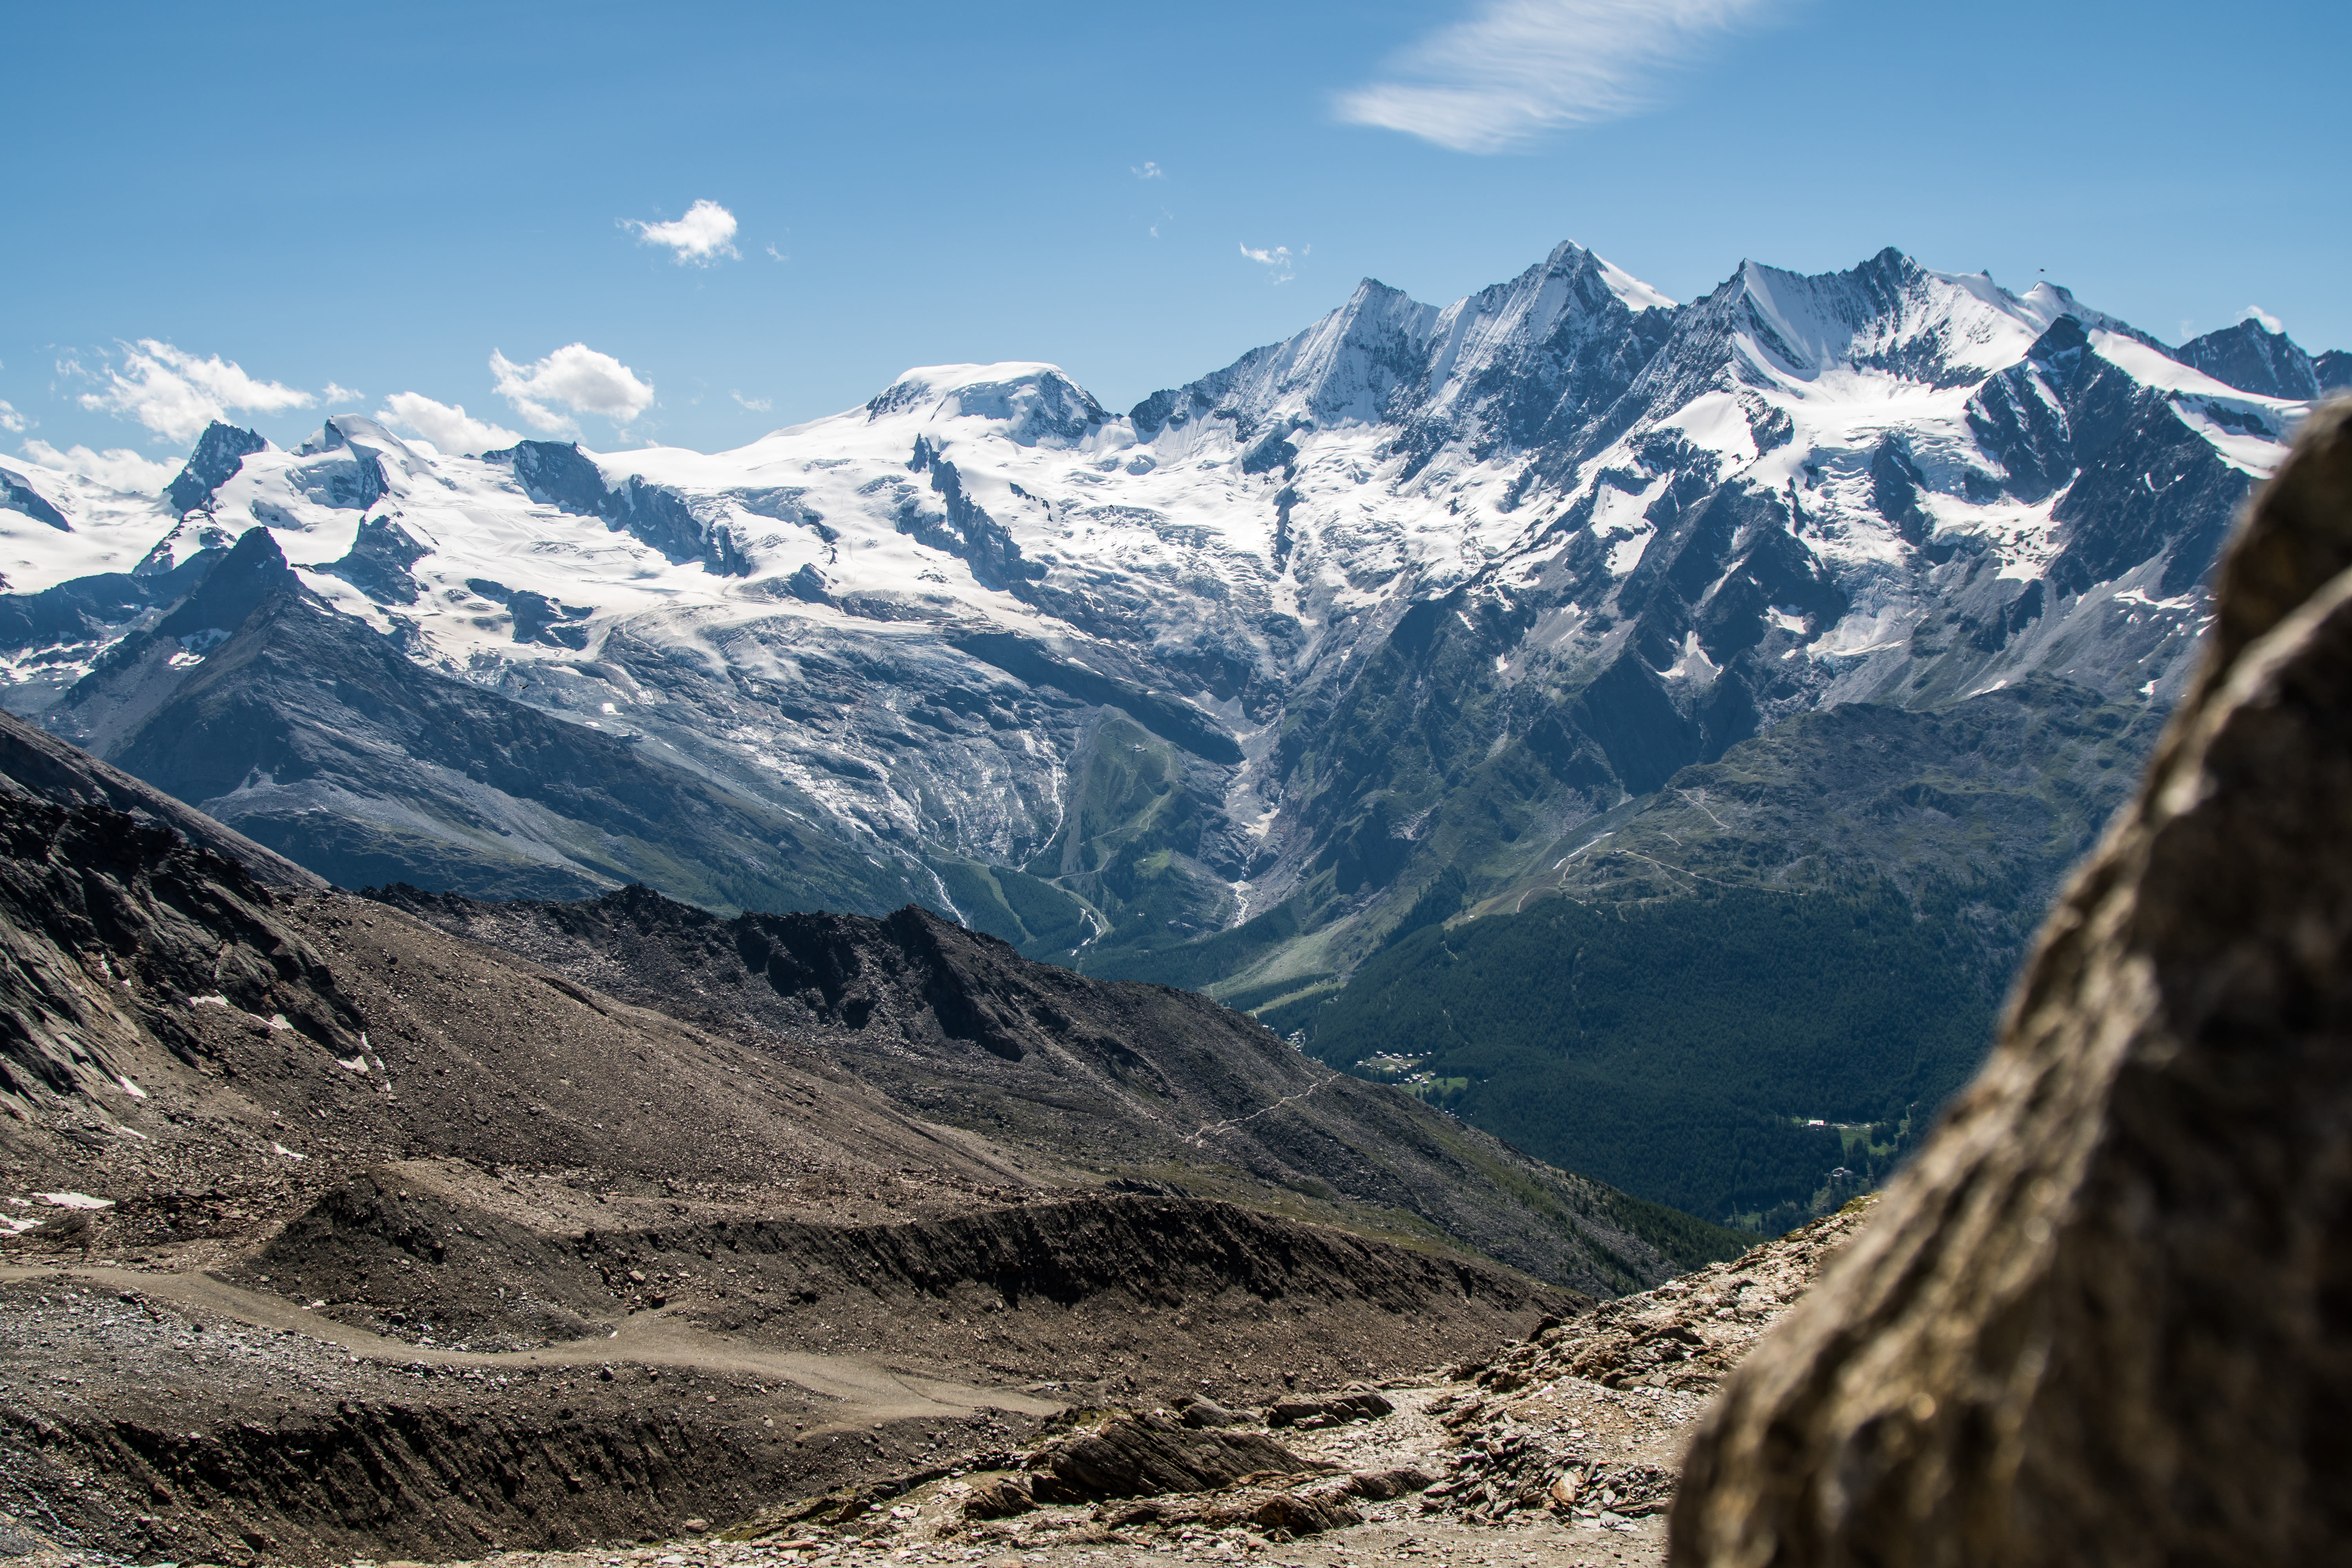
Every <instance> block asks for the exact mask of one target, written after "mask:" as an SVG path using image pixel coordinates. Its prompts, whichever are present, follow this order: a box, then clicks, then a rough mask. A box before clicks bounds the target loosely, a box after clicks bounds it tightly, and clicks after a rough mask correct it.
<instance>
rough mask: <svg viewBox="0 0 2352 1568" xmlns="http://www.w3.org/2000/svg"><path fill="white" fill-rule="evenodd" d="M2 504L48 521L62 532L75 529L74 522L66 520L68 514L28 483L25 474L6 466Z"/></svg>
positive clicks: (0, 484)
mask: <svg viewBox="0 0 2352 1568" xmlns="http://www.w3.org/2000/svg"><path fill="white" fill-rule="evenodd" d="M0 506H5V507H7V508H8V509H10V510H14V511H21V512H23V513H24V514H25V515H26V517H29V518H31V519H32V520H33V521H35V522H46V523H47V524H48V525H49V526H50V527H51V528H54V529H56V530H57V531H58V532H60V533H71V532H72V531H73V524H72V523H70V522H68V521H66V514H65V513H63V512H61V511H59V510H58V509H57V508H56V507H55V506H53V505H51V504H50V502H49V501H48V500H47V498H46V497H45V496H43V495H42V494H41V492H40V491H38V490H37V489H34V488H33V487H32V486H31V485H30V484H27V483H26V480H25V476H24V475H22V474H12V473H10V472H9V471H8V470H7V469H5V468H0Z"/></svg>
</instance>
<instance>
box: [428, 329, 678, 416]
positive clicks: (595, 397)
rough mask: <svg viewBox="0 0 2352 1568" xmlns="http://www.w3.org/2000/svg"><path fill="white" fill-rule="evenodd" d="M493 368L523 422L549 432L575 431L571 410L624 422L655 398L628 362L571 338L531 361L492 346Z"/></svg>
mask: <svg viewBox="0 0 2352 1568" xmlns="http://www.w3.org/2000/svg"><path fill="white" fill-rule="evenodd" d="M490 374H492V375H493V376H495V377H497V378H498V379H497V389H498V394H499V396H500V397H503V398H505V399H506V400H507V401H508V402H509V403H510V404H512V405H514V411H515V412H516V413H517V414H520V415H521V416H522V417H523V423H525V424H527V425H529V426H530V427H531V428H532V429H534V430H539V431H542V432H544V433H545V434H547V435H551V436H564V435H575V434H577V433H578V430H579V426H578V424H577V422H576V421H575V419H574V417H573V416H576V415H581V414H599V415H602V416H604V417H605V418H607V419H609V420H611V421H612V422H613V423H614V425H615V426H624V425H626V424H628V423H629V421H630V420H632V419H635V417H636V416H638V415H640V414H643V413H644V412H645V411H646V409H648V408H650V407H652V406H653V402H654V389H653V384H652V383H651V382H647V381H640V380H638V379H637V375H636V373H635V372H634V371H632V370H631V369H630V368H629V367H628V366H627V365H625V364H623V363H621V362H620V361H619V360H616V359H614V357H613V356H612V355H611V354H607V353H597V352H596V351H595V350H594V349H592V348H590V347H589V346H588V345H587V344H586V343H567V344H565V345H564V346H563V347H562V348H560V349H558V350H556V351H555V352H554V353H551V354H550V355H548V356H547V357H546V358H545V359H542V360H534V361H532V362H531V363H530V364H517V363H514V362H513V361H512V360H510V359H509V358H507V356H506V355H504V354H502V353H499V352H498V351H497V350H495V349H493V350H492V351H491V352H490ZM561 410H568V411H569V412H568V413H567V412H561ZM425 439H427V440H431V439H432V437H429V436H428V437H425Z"/></svg>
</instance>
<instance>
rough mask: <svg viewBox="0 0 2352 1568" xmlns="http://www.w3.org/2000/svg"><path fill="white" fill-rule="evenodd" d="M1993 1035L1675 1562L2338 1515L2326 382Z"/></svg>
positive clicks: (1857, 1250) (1739, 1378)
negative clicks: (2091, 852) (2169, 718)
mask: <svg viewBox="0 0 2352 1568" xmlns="http://www.w3.org/2000/svg"><path fill="white" fill-rule="evenodd" d="M2218 598H2219V604H2218V611H2219V613H2218V618H2217V622H2216V626H2215V629H2214V633H2213V637H2212V642H2211V645H2210V648H2209V650H2208V656H2207V662H2206V665H2205V667H2204V669H2203V671H2202V673H2201V674H2200V678H2199V680H2198V683H2197V686H2196V688H2195V689H2194V690H2193V691H2192V692H2191V694H2190V696H2189V699H2188V700H2187V701H2186V702H2185V703H2184V704H2183V706H2182V708H2181V710H2180V711H2179V714H2178V715H2177V716H2176V718H2175V720H2174V721H2173V724H2172V727H2171V728H2170V730H2169V731H2168V732H2167V735H2166V737H2165V740H2164V742H2162V744H2161V745H2160V747H2159V749H2158V754H2157V756H2156V759H2155V761H2154V763H2153V764H2152V765H2151V767H2150V770H2149V773H2148V776H2147V782H2146V784H2144V785H2143V787H2142V790H2141V793H2140V795H2139V797H2138V800H2137V804H2136V805H2134V806H2133V807H2132V808H2131V810H2130V811H2129V812H2128V813H2127V814H2126V816H2124V817H2123V818H2121V819H2120V820H2119V821H2118V823H2117V825H2116V827H2115V829H2114V830H2113V831H2112V832H2111V833H2110V835H2109V837H2108V838H2107V840H2106V842H2105V846H2104V847H2102V849H2101V850H2100V852H2099V853H2098V855H2097V856H2096V857H2095V858H2094V859H2093V860H2092V861H2091V862H2090V864H2089V865H2088V866H2087V867H2085V868H2084V870H2083V871H2082V872H2081V873H2080V874H2079V875H2078V877H2077V878H2076V879H2075V881H2074V886H2073V887H2072V889H2070V890H2069V892H2068V893H2067V895H2066V897H2065V899H2064V900H2063V902H2062V903H2061V904H2060V905H2059V907H2058V908H2057V910H2055V911H2054V912H2053V915H2052V917H2051V919H2050V921H2049V923H2048V925H2047V926H2046V927H2045V928H2044V931H2043V934H2042V942H2041V946H2040V948H2039V950H2038V951H2037V952H2036V953H2035V955H2034V958H2033V960H2032V964H2031V965H2030V967H2029V969H2028V971H2027V973H2026V975H2025V978H2024V980H2023V981H2022V982H2021V985H2020V988H2019V990H2018V993H2017V995H2016V997H2015V999H2014V1001H2013V1003H2012V1005H2011V1016H2010V1018H2009V1021H2008V1023H2007V1025H2006V1026H2005V1028H2004V1031H2003V1036H2002V1039H2001V1043H2000V1047H1999V1048H1998V1049H1997V1050H1996V1052H1995V1055H1994V1057H1993V1058H1992V1059H1991V1061H1990V1063H1989V1064H1988V1066H1987V1067H1986V1068H1985V1071H1984V1072H1983V1074H1982V1075H1981V1076H1980V1077H1979V1079H1978V1080H1977V1082H1976V1083H1975V1084H1974V1085H1973V1086H1972V1087H1971V1088H1970V1089H1969V1091H1968V1092H1967V1093H1966V1094H1965V1095H1964V1096H1963V1097H1962V1098H1961V1100H1959V1101H1958V1103H1957V1104H1956V1106H1955V1108H1954V1110H1953V1111H1952V1112H1951V1114H1950V1115H1949V1117H1948V1120H1947V1121H1946V1123H1945V1125H1944V1126H1943V1127H1942V1129H1941V1130H1940V1131H1938V1133H1937V1137H1936V1138H1935V1140H1934V1142H1932V1143H1931V1144H1930V1145H1929V1146H1928V1148H1927V1150H1926V1151H1925V1152H1923V1153H1922V1154H1921V1156H1920V1158H1919V1160H1918V1163H1916V1165H1915V1166H1914V1167H1913V1168H1912V1170H1911V1171H1910V1172H1909V1173H1908V1174H1907V1175H1906V1176H1905V1177H1904V1178H1903V1179H1902V1180H1901V1181H1900V1182H1899V1183H1898V1184H1896V1185H1895V1188H1894V1189H1892V1190H1891V1191H1890V1193H1889V1194H1888V1196H1887V1197H1886V1198H1885V1200H1884V1202H1883V1204H1882V1205H1881V1210H1880V1213H1879V1214H1878V1215H1877V1216H1876V1217H1875V1219H1874V1221H1873V1223H1872V1224H1871V1226H1869V1228H1868V1229H1866V1230H1865V1231H1864V1233H1863V1235H1862V1236H1861V1237H1860V1238H1859V1239H1858V1240H1857V1241H1856V1242H1855V1243H1854V1244H1853V1250H1852V1251H1851V1252H1850V1253H1849V1254H1848V1255H1847V1256H1846V1257H1845V1258H1843V1259H1841V1260H1840V1262H1839V1263H1838V1264H1837V1265H1836V1266H1835V1267H1834V1268H1832V1270H1831V1272H1830V1273H1829V1275H1828V1276H1827V1277H1826V1279H1824V1280H1823V1282H1822V1285H1821V1287H1820V1288H1819V1289H1817V1291H1816V1292H1815V1293H1814V1295H1813V1296H1812V1297H1811V1299H1809V1300H1807V1301H1806V1302H1805V1303H1804V1305H1803V1306H1802V1307H1801V1309H1800V1310H1798V1311H1796V1312H1795V1313H1793V1314H1791V1315H1790V1318H1789V1320H1788V1321H1787V1322H1786V1323H1785V1324H1784V1325H1783V1326H1782V1327H1781V1328H1780V1330H1778V1331H1776V1332H1775V1333H1774V1335H1773V1336H1772V1337H1771V1338H1770V1339H1769V1340H1768V1341H1767V1342H1765V1343H1764V1344H1763V1345H1761V1346H1760V1347H1759V1349H1758V1351H1757V1352H1756V1353H1755V1354H1754V1355H1753V1356H1751V1357H1750V1358H1749V1360H1748V1362H1747V1363H1745V1364H1744V1365H1743V1366H1742V1367H1741V1368H1740V1369H1739V1371H1738V1373H1737V1374H1736V1375H1735V1376H1734V1377H1733V1378H1732V1380H1731V1381H1730V1383H1729V1384H1727V1388H1726V1391H1725V1394H1724V1397H1723V1399H1722V1401H1721V1402H1720V1403H1719V1404H1718V1405H1717V1407H1716V1409H1715V1411H1714V1413H1713V1414H1712V1415H1711V1416H1710V1417H1709V1419H1708V1422H1707V1424H1706V1426H1705V1428H1704V1429H1703V1430H1702V1431H1701V1433H1700V1434H1699V1436H1698V1438H1697V1440H1696V1443H1695V1444H1694V1446H1693V1447H1692V1449H1691V1453H1690V1457H1689V1459H1688V1462H1687V1465H1686V1468H1685V1479H1684V1487H1683V1491H1682V1494H1681V1496H1680V1497H1679V1499H1678V1500H1677V1501H1676V1503H1675V1517H1674V1544H1673V1560H1674V1561H1675V1563H1678V1564H1699V1563H1743V1564H1749V1563H1753V1564H1762V1563H1822V1564H1843V1563H1857V1564H1858V1563H1874V1564H1888V1565H1899V1564H1963V1563H1966V1564H1975V1563H1984V1564H1992V1563H2000V1564H2041V1563H2051V1564H2057V1563H2086V1562H2100V1563H2148V1564H2154V1563H2184V1562H2198V1563H2291V1562H2312V1561H2320V1560H2324V1559H2326V1558H2328V1557H2330V1556H2332V1555H2335V1554H2337V1553H2340V1552H2341V1550H2342V1545H2343V1542H2345V1541H2346V1540H2347V1539H2352V1492H2347V1490H2346V1489H2345V1487H2344V1485H2343V1478H2344V1476H2345V1475H2346V1474H2347V1467H2352V1437H2347V1432H2352V1359H2347V1355H2346V1352H2345V1345H2346V1343H2347V1335H2352V1305H2347V1303H2352V1264H2347V1259H2352V1163H2347V1159H2346V1157H2345V1152H2344V1149H2345V1143H2344V1134H2343V1129H2344V1127H2345V1126H2346V1125H2347V1121H2352V1052H2347V1047H2346V1045H2345V1041H2346V1040H2347V1038H2352V985H2347V979H2346V976H2347V973H2352V964H2347V959H2352V840H2347V834H2346V831H2345V826H2344V813H2343V802H2344V800H2345V799H2346V798H2347V791H2352V722H2347V721H2348V720H2352V405H2347V404H2343V403H2338V404H2336V405H2334V406H2332V407H2330V408H2328V409H2326V410H2323V411H2322V412H2321V413H2319V414H2318V415H2315V416H2314V417H2313V419H2312V420H2311V422H2310V424H2309V426H2307V427H2306V428H2305V431H2304V433H2303V435H2302V437H2300V438H2299V440H2298V442H2297V446H2296V449H2295V454H2294V457H2293V458H2292V459H2291V460H2290V461H2289V463H2288V464H2287V466H2286V467H2285V468H2284V469H2282V470H2281V472H2280V473H2279V475H2278V476H2277V477H2276V478H2275V479H2273V481H2272V482H2271V483H2270V485H2269V486H2268V487H2267V488H2266V489H2264V490H2263V493H2262V495H2261V497H2260V499H2259V500H2258V501H2257V503H2256V504H2255V506H2254V508H2253V509H2252V513H2251V515H2250V516H2249V518H2248V520H2247V521H2246V523H2245V524H2244V526H2243V528H2242V531H2241V532H2240V534H2239V536H2238V537H2237V538H2236V540H2235V541H2234V542H2233V543H2232V544H2231V548H2230V551H2229V552H2228V554H2227V555H2226V557H2225V558H2224V560H2223V562H2222V564H2221V569H2220V582H2219V595H2218Z"/></svg>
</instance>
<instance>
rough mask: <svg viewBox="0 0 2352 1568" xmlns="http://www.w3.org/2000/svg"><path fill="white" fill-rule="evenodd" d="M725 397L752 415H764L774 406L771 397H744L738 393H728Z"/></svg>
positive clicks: (773, 400)
mask: <svg viewBox="0 0 2352 1568" xmlns="http://www.w3.org/2000/svg"><path fill="white" fill-rule="evenodd" d="M728 396H730V397H731V398H733V399H734V400H735V401H736V402H738V403H740V404H741V405H743V406H744V407H746V408H748V409H750V410H751V412H752V413H754V414H765V413H767V412H768V411H769V410H771V409H772V408H774V407H775V405H776V400H775V399H774V398H772V397H746V396H744V395H742V394H741V393H740V392H730V393H729V394H728Z"/></svg>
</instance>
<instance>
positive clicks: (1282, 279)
mask: <svg viewBox="0 0 2352 1568" xmlns="http://www.w3.org/2000/svg"><path fill="white" fill-rule="evenodd" d="M1152 237H1153V238H1155V239H1156V238H1158V237H1159V235H1158V233H1157V231H1155V232H1154V234H1153V236H1152ZM1314 248H1315V247H1313V246H1311V245H1302V246H1300V247H1298V254H1297V256H1293V255H1292V254H1291V253H1290V247H1288V246H1286V245H1276V246H1270V247H1266V248H1265V249H1263V250H1253V249H1251V248H1250V247H1248V246H1246V245H1244V246H1243V247H1242V256H1243V258H1244V259H1246V260H1250V261H1255V262H1256V263H1257V264H1258V265H1259V266H1260V267H1263V268H1265V269H1266V281H1268V282H1270V283H1287V282H1289V281H1290V280H1291V279H1293V278H1296V277H1297V275H1298V263H1299V262H1300V261H1301V260H1302V259H1304V258H1305V257H1306V255H1307V252H1308V251H1310V250H1313V249H1314Z"/></svg>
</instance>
